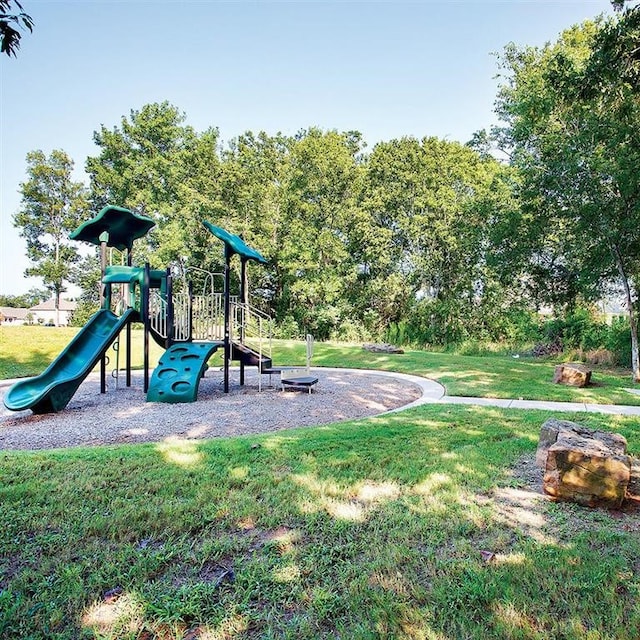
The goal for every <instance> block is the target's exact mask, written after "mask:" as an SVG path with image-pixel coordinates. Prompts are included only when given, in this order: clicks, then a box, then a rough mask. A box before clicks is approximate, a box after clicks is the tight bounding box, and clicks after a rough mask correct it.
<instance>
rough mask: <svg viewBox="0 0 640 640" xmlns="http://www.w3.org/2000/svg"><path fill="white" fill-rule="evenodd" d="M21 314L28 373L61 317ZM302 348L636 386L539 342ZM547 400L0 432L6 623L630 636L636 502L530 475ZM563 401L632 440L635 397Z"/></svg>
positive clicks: (20, 346)
mask: <svg viewBox="0 0 640 640" xmlns="http://www.w3.org/2000/svg"><path fill="white" fill-rule="evenodd" d="M25 329H28V331H25V332H22V331H20V330H18V328H11V330H7V329H6V328H1V329H0V331H2V333H1V334H0V337H1V339H2V343H1V346H2V349H1V350H0V354H1V355H0V374H1V375H0V377H10V376H14V375H29V374H36V373H39V372H40V371H41V370H43V369H44V368H45V367H46V365H47V364H48V363H49V362H50V361H51V360H52V359H53V358H54V357H55V356H56V355H57V353H58V352H59V351H60V350H61V349H62V348H64V346H65V345H66V344H67V343H68V342H69V340H70V339H71V337H72V336H73V335H74V330H71V329H65V330H58V329H49V328H42V327H32V328H25ZM135 342H136V341H135V340H134V343H135ZM137 342H138V344H141V340H138V341H137ZM158 353H159V351H158ZM136 354H137V355H134V360H135V361H136V362H137V364H139V362H141V355H140V354H141V351H137V352H136ZM136 359H137V360H136ZM275 360H276V362H278V363H285V364H296V363H297V364H300V363H302V362H303V361H304V346H303V345H301V344H296V343H285V342H279V343H277V345H276V352H275ZM314 364H316V365H325V366H346V367H365V368H379V369H387V370H397V371H406V372H411V373H417V374H419V375H425V376H428V377H432V378H435V379H438V380H440V381H441V382H443V383H444V384H446V386H447V389H448V391H449V393H452V394H456V393H457V394H465V395H485V396H504V395H511V396H516V397H520V396H522V397H542V398H549V397H552V398H554V399H570V400H575V399H578V398H583V399H584V398H586V396H584V395H580V394H585V393H593V394H594V399H597V400H599V401H601V402H611V401H614V400H616V399H624V401H625V402H630V401H633V400H634V396H631V395H630V394H629V398H628V399H627V396H626V394H625V392H624V391H622V388H623V387H624V386H630V385H629V382H628V378H626V377H623V376H620V375H618V374H615V373H606V372H604V371H596V373H595V377H596V380H598V381H599V382H600V383H601V385H602V386H597V387H593V388H591V389H588V390H584V391H581V390H577V389H569V388H564V387H558V386H557V385H553V384H552V383H551V375H552V372H553V363H552V362H536V361H524V360H522V359H520V360H514V359H512V358H504V357H502V358H501V357H488V358H474V357H463V356H453V355H445V354H433V353H423V352H408V353H406V354H404V355H400V356H384V355H380V356H376V355H372V354H370V353H368V352H364V351H362V350H361V349H360V348H359V347H357V346H351V347H349V346H343V345H325V344H318V345H316V353H315V356H314ZM525 390H528V392H525ZM563 394H566V395H563ZM548 415H549V414H545V413H544V412H536V411H507V410H499V409H489V408H479V407H464V406H451V405H432V406H424V407H419V408H417V409H414V410H411V411H407V412H403V413H400V414H392V415H388V416H381V417H378V418H371V419H366V420H359V421H353V422H348V423H341V424H335V425H328V426H322V427H315V428H307V429H294V430H287V431H282V432H279V433H275V434H274V433H270V434H265V435H262V436H253V437H242V438H227V439H217V440H211V441H207V442H197V441H167V442H163V443H158V444H148V445H137V446H132V445H123V446H111V447H95V448H73V449H67V450H58V451H38V452H10V451H3V452H0V506H1V508H0V637H1V638H29V639H34V640H38V639H45V638H46V639H49V638H59V639H61V640H71V639H74V640H75V639H77V638H102V639H113V640H115V639H121V638H125V639H131V640H134V639H136V640H141V639H142V640H147V639H152V638H162V639H182V640H186V639H188V640H195V639H196V638H199V639H201V640H205V639H206V640H212V639H224V640H240V639H244V638H250V639H254V638H256V639H257V638H265V639H271V638H273V639H276V638H282V639H286V638H290V639H292V640H293V639H296V640H298V639H303V640H304V639H316V638H327V639H331V638H345V639H349V640H351V639H355V640H359V639H362V640H365V639H374V638H375V639H378V638H389V639H395V638H397V639H415V640H422V639H425V640H457V639H458V638H465V639H466V638H469V639H471V640H473V639H478V640H480V639H482V640H487V639H493V638H495V639H502V638H508V639H520V640H538V639H540V640H542V639H545V640H546V639H548V638H563V639H567V640H569V639H574V638H575V639H576V640H578V639H580V640H582V639H584V638H587V639H590V640H605V639H606V640H609V639H614V638H615V639H617V640H626V639H629V640H631V639H634V638H638V637H640V563H639V561H638V558H640V535H639V534H640V516H639V513H638V510H637V509H636V510H633V509H631V510H627V511H616V512H609V511H598V510H589V509H586V508H581V507H578V506H576V505H571V504H561V503H553V502H551V501H547V500H545V499H544V498H543V497H542V496H541V494H540V493H539V488H538V487H537V486H535V480H536V479H537V480H539V477H540V474H539V471H537V470H533V468H532V465H531V458H532V456H533V453H534V451H535V447H536V443H537V439H538V433H539V429H540V425H541V424H542V422H543V421H544V420H545V418H546V417H548ZM556 415H558V414H556ZM561 417H565V418H569V419H572V418H573V419H577V420H579V421H580V422H582V423H583V424H586V425H588V426H591V427H593V428H601V429H606V430H613V431H616V432H619V433H622V434H623V435H624V436H625V437H627V439H628V442H629V448H630V450H631V451H632V452H636V453H637V452H639V451H640V422H639V421H638V420H637V419H634V418H625V417H615V416H597V415H593V414H589V415H586V414H581V415H579V416H575V415H573V416H572V415H570V414H567V415H563V416H561ZM69 419H73V417H72V416H70V418H69ZM532 478H533V479H534V480H533V481H532Z"/></svg>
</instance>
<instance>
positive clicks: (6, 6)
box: [0, 0, 33, 57]
mask: <svg viewBox="0 0 640 640" xmlns="http://www.w3.org/2000/svg"><path fill="white" fill-rule="evenodd" d="M12 4H14V5H15V7H16V9H17V12H16V11H15V10H14V9H12V7H11V5H12ZM23 29H27V30H28V31H29V32H33V18H32V17H31V16H30V15H28V14H27V13H25V12H24V9H23V8H22V5H21V4H20V2H18V0H0V53H4V54H6V55H7V56H9V57H11V56H14V57H16V55H17V53H18V50H19V49H20V40H21V38H22V33H21V32H20V31H21V30H23Z"/></svg>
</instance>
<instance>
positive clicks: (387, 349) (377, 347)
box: [362, 342, 404, 353]
mask: <svg viewBox="0 0 640 640" xmlns="http://www.w3.org/2000/svg"><path fill="white" fill-rule="evenodd" d="M362 348H363V349H364V350H365V351H371V352H372V353H404V351H403V350H402V349H400V347H396V346H394V345H392V344H386V343H379V344H373V343H371V342H366V343H365V344H363V345H362Z"/></svg>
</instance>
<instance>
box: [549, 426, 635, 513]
mask: <svg viewBox="0 0 640 640" xmlns="http://www.w3.org/2000/svg"><path fill="white" fill-rule="evenodd" d="M632 460H633V459H632V458H631V457H630V456H629V455H627V441H626V440H625V438H624V437H623V436H621V435H618V434H615V433H607V432H602V431H592V430H590V429H587V428H586V427H584V426H582V425H579V424H577V423H574V422H569V421H567V420H556V419H553V418H552V419H551V420H548V421H547V422H545V424H544V425H543V426H542V429H541V438H540V443H539V446H538V451H537V454H536V461H537V462H538V464H539V465H540V466H542V468H543V482H542V485H543V489H544V491H545V493H547V494H548V495H550V496H553V497H554V498H556V499H558V500H569V501H572V502H577V503H579V504H582V505H587V506H592V507H594V506H603V507H610V508H617V507H620V506H621V505H622V503H623V501H624V500H625V498H626V497H627V494H628V490H629V483H630V480H631V463H632Z"/></svg>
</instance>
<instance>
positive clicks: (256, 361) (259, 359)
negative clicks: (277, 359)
mask: <svg viewBox="0 0 640 640" xmlns="http://www.w3.org/2000/svg"><path fill="white" fill-rule="evenodd" d="M231 359H232V360H239V361H240V362H242V363H243V364H245V365H249V366H250V367H258V368H259V369H260V371H261V372H262V373H268V370H269V369H271V368H272V366H273V361H272V359H271V358H269V357H267V356H265V355H262V356H261V355H260V354H259V353H257V352H256V351H254V350H253V349H251V348H250V347H247V345H244V344H239V343H237V342H234V343H233V344H232V349H231Z"/></svg>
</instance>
